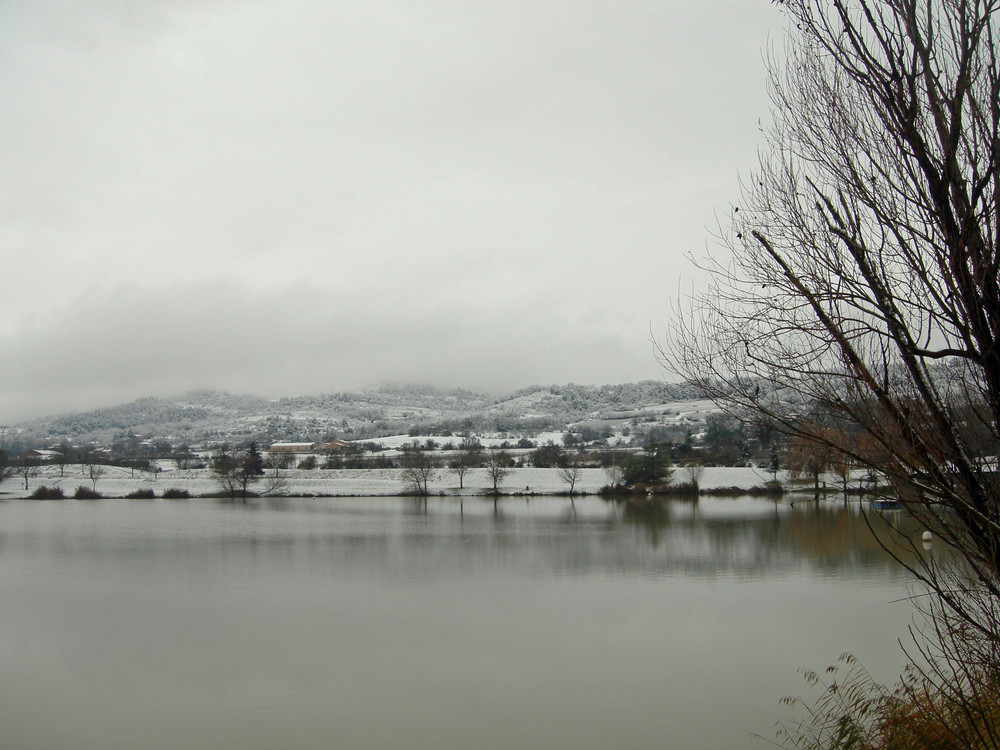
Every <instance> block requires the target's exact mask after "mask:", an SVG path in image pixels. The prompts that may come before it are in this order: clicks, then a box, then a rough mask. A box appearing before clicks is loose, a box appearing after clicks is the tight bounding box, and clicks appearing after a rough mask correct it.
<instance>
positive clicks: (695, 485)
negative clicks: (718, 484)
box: [684, 461, 705, 493]
mask: <svg viewBox="0 0 1000 750" xmlns="http://www.w3.org/2000/svg"><path fill="white" fill-rule="evenodd" d="M704 475H705V467H704V465H703V464H702V463H701V462H700V461H688V462H686V463H685V464H684V481H685V483H687V485H688V486H690V487H691V489H692V490H694V492H695V493H697V492H698V491H699V490H700V489H701V478H702V477H703V476H704Z"/></svg>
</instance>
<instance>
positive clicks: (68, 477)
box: [0, 462, 788, 498]
mask: <svg viewBox="0 0 1000 750" xmlns="http://www.w3.org/2000/svg"><path fill="white" fill-rule="evenodd" d="M164 463H165V470H164V471H160V472H158V473H156V474H151V473H148V472H140V471H136V472H134V473H133V472H132V471H131V470H130V469H126V468H121V467H118V466H106V467H103V468H104V469H105V471H106V473H105V475H104V476H102V477H100V478H99V479H98V480H97V491H98V492H99V493H101V494H102V495H104V496H106V497H124V496H125V495H127V494H129V493H130V492H133V491H135V490H140V489H151V490H153V491H154V493H155V494H156V495H157V496H159V495H162V494H163V491H164V490H166V489H181V490H187V491H188V492H189V493H190V494H191V495H193V496H196V495H204V494H209V493H217V492H218V491H219V485H218V483H217V482H216V480H215V476H214V475H213V474H212V472H211V470H210V469H176V468H173V466H172V465H171V463H172V462H164ZM282 476H283V477H285V478H286V480H287V487H286V488H285V490H284V491H283V492H282V494H286V495H317V496H338V495H339V496H356V497H369V496H377V495H398V494H400V493H401V492H405V491H406V490H407V484H406V481H405V479H404V476H403V471H402V470H401V469H312V470H306V469H288V470H284V471H282ZM684 479H685V477H684V473H683V470H675V471H674V481H675V482H677V481H684ZM770 479H771V474H770V473H769V472H767V471H764V470H761V469H746V468H728V467H717V468H716V467H707V468H705V469H704V471H703V473H702V476H701V478H700V485H701V487H702V489H706V490H709V489H713V488H719V487H727V488H728V487H736V488H739V489H745V490H749V489H751V488H754V487H761V486H763V485H764V484H766V483H767V482H768V481H769V480H770ZM778 479H779V480H783V481H787V480H788V477H786V476H783V474H782V473H781V472H779V474H778ZM264 482H266V479H264V480H263V481H262V482H261V483H260V484H258V485H254V486H251V489H252V490H259V489H260V488H261V486H262V485H263V484H264ZM607 482H608V479H607V476H606V475H605V473H604V470H603V469H582V470H581V472H580V477H579V479H578V481H577V483H576V488H575V490H576V492H579V493H596V492H597V491H598V490H600V488H601V487H603V486H604V485H605V484H607ZM458 484H459V481H458V476H457V475H456V474H455V473H453V472H451V471H445V470H439V471H438V472H437V474H436V476H435V477H434V478H433V479H432V480H431V482H430V484H429V489H430V492H431V493H432V494H446V495H457V494H466V495H476V494H484V493H487V492H491V491H492V488H493V484H492V482H491V481H490V478H489V476H488V474H487V472H486V470H485V469H472V470H470V471H469V472H468V473H467V474H466V475H465V480H464V483H463V484H464V488H463V489H461V490H460V489H459V486H458ZM42 485H44V486H46V487H60V488H61V489H62V490H63V492H64V493H65V495H66V496H67V497H72V495H73V493H74V492H75V491H76V488H77V487H79V486H81V485H82V486H84V487H87V488H88V489H90V488H92V487H93V484H92V483H91V481H90V479H89V478H88V477H87V468H86V467H85V466H79V465H70V466H66V467H65V471H64V472H63V473H62V474H61V473H60V470H59V467H58V466H54V465H53V466H44V467H41V473H40V474H39V476H37V477H32V478H30V479H29V480H28V489H27V490H25V489H24V480H23V478H21V477H17V476H15V477H10V478H8V479H5V480H4V481H3V483H2V484H0V497H6V498H20V497H27V496H28V495H30V494H31V493H32V492H34V490H35V489H36V488H37V487H40V486H42ZM568 489H569V486H568V485H567V484H566V482H565V481H564V480H563V479H562V478H561V477H560V475H559V470H558V469H536V468H523V469H511V470H510V473H509V474H508V475H507V477H505V478H504V480H503V482H502V484H501V491H503V492H505V493H518V492H524V493H532V494H540V495H544V494H553V493H560V492H566V491H568Z"/></svg>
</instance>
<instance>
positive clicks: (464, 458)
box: [448, 437, 483, 489]
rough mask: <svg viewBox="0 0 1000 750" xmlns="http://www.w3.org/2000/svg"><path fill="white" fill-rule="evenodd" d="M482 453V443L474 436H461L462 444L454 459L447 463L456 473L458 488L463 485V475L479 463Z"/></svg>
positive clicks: (461, 487)
mask: <svg viewBox="0 0 1000 750" xmlns="http://www.w3.org/2000/svg"><path fill="white" fill-rule="evenodd" d="M482 453H483V446H482V444H481V443H480V442H479V441H478V440H477V439H476V438H474V437H464V438H462V444H461V445H460V446H459V448H458V454H457V455H456V456H455V458H454V460H452V462H451V463H450V464H448V468H449V469H450V470H451V471H453V472H455V474H457V475H458V488H459V489H463V488H464V487H465V475H466V474H468V473H469V470H470V469H474V468H475V467H476V466H478V465H479V463H480V460H481V458H480V457H481V456H482Z"/></svg>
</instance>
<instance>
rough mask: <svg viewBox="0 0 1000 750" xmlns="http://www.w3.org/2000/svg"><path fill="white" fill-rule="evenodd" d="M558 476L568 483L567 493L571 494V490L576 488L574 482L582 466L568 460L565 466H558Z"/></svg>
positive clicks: (576, 480)
mask: <svg viewBox="0 0 1000 750" xmlns="http://www.w3.org/2000/svg"><path fill="white" fill-rule="evenodd" d="M558 471H559V478H560V479H561V480H563V481H564V482H565V483H566V484H568V485H569V494H570V496H572V495H573V490H574V489H575V488H576V483H577V482H578V481H579V479H580V473H581V472H582V471H583V467H581V466H580V464H578V463H577V462H576V461H573V460H570V461H569V462H568V463H567V464H566V465H565V466H560V467H559V469H558Z"/></svg>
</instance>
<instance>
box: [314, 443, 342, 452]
mask: <svg viewBox="0 0 1000 750" xmlns="http://www.w3.org/2000/svg"><path fill="white" fill-rule="evenodd" d="M349 445H350V443H346V442H344V441H343V440H331V441H330V442H329V443H319V444H318V445H317V446H316V450H318V451H321V452H323V453H340V451H342V450H344V448H347V447H348V446H349Z"/></svg>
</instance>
